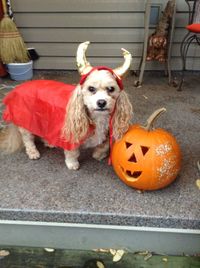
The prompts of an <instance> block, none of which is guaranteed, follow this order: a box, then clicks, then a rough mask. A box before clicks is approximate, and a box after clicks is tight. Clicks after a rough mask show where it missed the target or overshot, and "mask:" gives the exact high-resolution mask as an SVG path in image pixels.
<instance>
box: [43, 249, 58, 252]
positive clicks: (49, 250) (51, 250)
mask: <svg viewBox="0 0 200 268" xmlns="http://www.w3.org/2000/svg"><path fill="white" fill-rule="evenodd" d="M44 250H46V251H47V252H54V251H55V249H54V248H44Z"/></svg>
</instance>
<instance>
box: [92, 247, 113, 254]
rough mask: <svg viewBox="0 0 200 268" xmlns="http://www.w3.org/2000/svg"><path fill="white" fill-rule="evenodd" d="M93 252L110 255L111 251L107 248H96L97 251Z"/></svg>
mask: <svg viewBox="0 0 200 268" xmlns="http://www.w3.org/2000/svg"><path fill="white" fill-rule="evenodd" d="M93 251H95V252H105V253H109V252H110V249H106V248H96V249H93Z"/></svg>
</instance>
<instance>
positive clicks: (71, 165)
mask: <svg viewBox="0 0 200 268" xmlns="http://www.w3.org/2000/svg"><path fill="white" fill-rule="evenodd" d="M64 154H65V164H66V166H67V167H68V169H74V170H77V169H78V168H79V162H78V157H79V155H80V153H79V150H78V149H76V150H73V151H67V150H65V151H64Z"/></svg>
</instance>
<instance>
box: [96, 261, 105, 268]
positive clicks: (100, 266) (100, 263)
mask: <svg viewBox="0 0 200 268" xmlns="http://www.w3.org/2000/svg"><path fill="white" fill-rule="evenodd" d="M97 267H98V268H105V266H104V264H103V263H102V262H101V261H97Z"/></svg>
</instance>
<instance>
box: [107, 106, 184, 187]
mask: <svg viewBox="0 0 200 268" xmlns="http://www.w3.org/2000/svg"><path fill="white" fill-rule="evenodd" d="M165 111H166V109H165V108H161V109H159V110H157V111H155V112H154V113H153V114H152V115H151V116H150V117H149V119H148V120H147V124H146V126H145V127H143V126H140V125H132V126H131V127H130V129H129V130H128V131H127V133H126V134H125V135H124V136H123V137H122V139H121V140H119V141H116V142H115V143H114V145H113V149H112V154H111V157H112V164H113V168H114V170H115V172H116V173H117V175H118V176H119V177H120V179H121V180H122V181H124V182H125V183H126V184H127V185H129V186H131V187H134V188H136V189H140V190H157V189H161V188H163V187H166V186H167V185H169V184H170V183H171V182H172V181H173V180H174V179H175V178H176V176H177V174H178V172H179V170H180V165H181V152H180V148H179V145H178V144H177V142H176V139H175V138H174V137H173V136H172V135H171V134H170V133H169V132H167V131H165V130H164V129H152V125H153V122H154V121H155V119H156V118H157V117H158V116H159V115H160V114H161V113H163V112H165Z"/></svg>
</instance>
